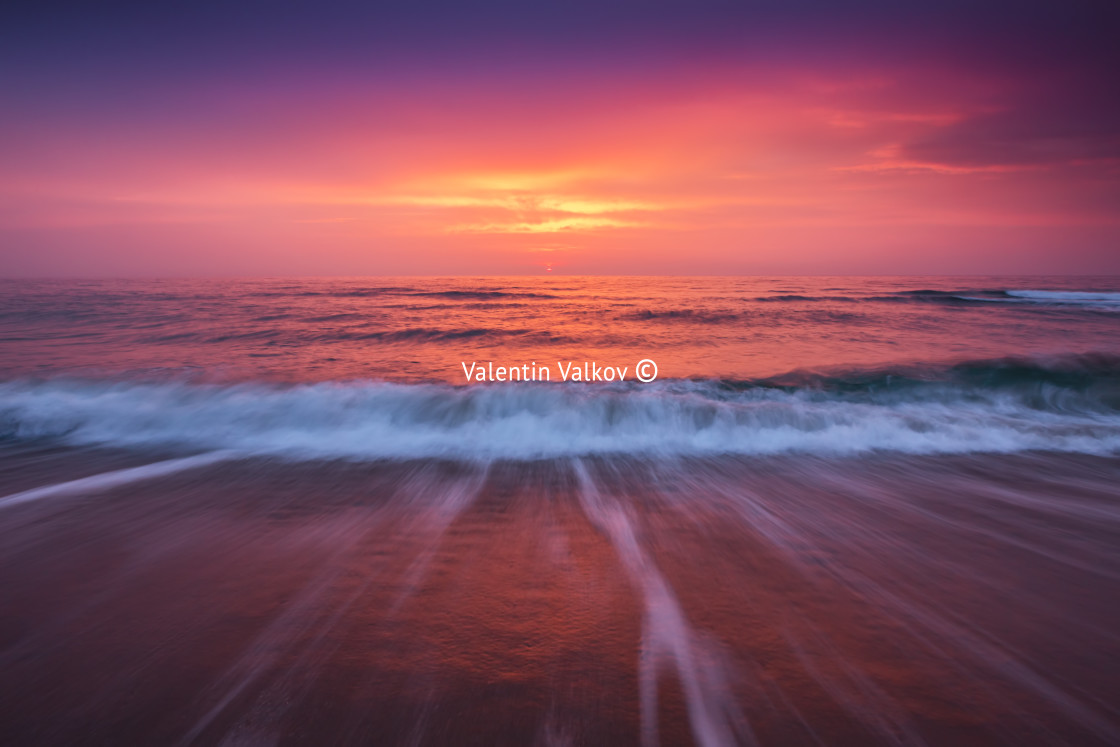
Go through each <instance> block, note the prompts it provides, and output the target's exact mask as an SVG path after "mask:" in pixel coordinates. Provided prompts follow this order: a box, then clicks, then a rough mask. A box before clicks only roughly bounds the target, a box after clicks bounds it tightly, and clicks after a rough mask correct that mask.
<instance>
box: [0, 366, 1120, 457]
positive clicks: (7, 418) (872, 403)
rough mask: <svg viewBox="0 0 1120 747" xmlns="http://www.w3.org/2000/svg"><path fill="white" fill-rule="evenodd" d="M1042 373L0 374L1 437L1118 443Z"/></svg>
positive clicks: (774, 447) (246, 441)
mask: <svg viewBox="0 0 1120 747" xmlns="http://www.w3.org/2000/svg"><path fill="white" fill-rule="evenodd" d="M1099 404H1100V403H1096V402H1094V401H1093V400H1092V399H1090V398H1089V397H1088V395H1082V394H1081V393H1078V392H1076V391H1072V390H1062V389H1057V388H1054V387H1049V385H1042V386H1041V388H1038V389H1036V390H1034V396H1033V398H1032V397H1030V396H1026V395H1024V394H1023V393H1021V392H1016V391H1005V390H1001V389H993V390H985V389H970V388H967V387H953V386H949V385H944V386H941V385H932V384H931V385H928V386H923V387H917V388H916V389H912V390H905V391H903V392H901V393H900V392H885V393H882V394H880V395H874V394H864V395H859V396H848V395H840V394H835V393H827V392H821V391H816V390H811V389H801V390H796V389H795V390H783V389H774V388H749V389H745V390H732V389H729V388H727V387H723V386H721V385H719V384H718V382H690V381H666V382H663V383H662V382H659V383H657V384H652V385H644V386H643V385H629V386H614V387H610V386H581V385H571V384H523V385H508V386H506V385H495V386H472V387H451V386H446V385H437V384H419V385H416V384H413V385H405V384H392V383H378V382H364V383H361V382H355V383H346V384H341V383H321V384H308V385H300V386H293V387H277V386H264V385H247V384H246V385H233V386H209V385H208V386H199V385H188V384H179V383H170V384H169V383H162V384H155V383H136V382H90V381H74V380H65V381H64V380H55V381H46V382H8V383H4V384H0V435H3V434H6V435H7V436H9V437H15V438H35V437H57V438H63V439H65V440H67V441H68V442H70V443H74V444H81V445H114V446H152V445H158V446H170V447H182V448H189V449H201V450H208V451H209V450H215V449H232V450H237V451H241V452H250V453H257V454H269V455H276V456H283V457H289V458H296V459H303V458H311V459H315V458H349V459H379V458H413V457H451V458H465V459H493V458H512V459H536V458H554V457H563V456H580V455H591V454H652V455H656V454H667V455H709V454H774V453H784V452H808V453H822V454H859V453H864V452H868V451H876V450H884V451H896V452H906V453H962V452H977V451H991V452H1016V451H1023V450H1033V449H1045V450H1055V451H1065V452H1084V453H1090V454H1111V453H1115V452H1116V451H1118V450H1120V412H1117V411H1116V410H1115V409H1113V408H1110V407H1107V406H1099V407H1095V405H1099Z"/></svg>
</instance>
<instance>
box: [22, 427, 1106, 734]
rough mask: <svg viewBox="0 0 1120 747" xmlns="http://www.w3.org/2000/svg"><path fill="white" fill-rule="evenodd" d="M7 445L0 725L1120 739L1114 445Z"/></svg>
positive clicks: (48, 729) (191, 730)
mask: <svg viewBox="0 0 1120 747" xmlns="http://www.w3.org/2000/svg"><path fill="white" fill-rule="evenodd" d="M2 451H3V454H2V456H3V459H2V460H0V465H2V467H0V496H12V495H17V494H24V495H30V496H31V497H30V498H28V499H26V500H21V501H19V502H14V503H12V504H10V505H3V504H2V503H0V590H2V592H0V593H2V597H0V599H2V602H0V743H5V744H59V745H62V744H68V745H69V744H173V743H200V744H207V743H220V742H226V743H237V744H242V743H245V744H273V743H280V744H306V743H321V744H341V743H353V744H359V743H361V744H369V743H374V744H439V743H454V744H487V745H490V744H630V743H638V742H640V741H641V739H642V737H643V735H644V736H645V737H646V738H647V741H652V740H654V739H659V740H660V741H661V742H662V743H664V744H684V743H689V742H690V741H694V742H705V741H707V742H721V741H734V742H740V743H750V742H752V741H757V742H760V743H763V744H811V743H818V742H819V743H826V744H852V745H862V744H870V743H891V742H898V743H915V744H916V743H922V742H927V743H934V744H945V745H967V744H992V743H1009V744H1057V743H1070V744H1079V745H1080V744H1107V743H1109V742H1115V741H1116V740H1118V739H1120V716H1118V713H1120V634H1118V633H1117V631H1118V630H1120V595H1117V594H1116V590H1117V588H1118V584H1117V581H1118V575H1120V562H1118V561H1120V494H1118V491H1117V489H1116V485H1120V460H1117V459H1106V458H1096V457H1087V456H1070V455H1051V454H1028V455H1019V456H987V455H972V456H967V457H964V456H962V457H903V456H891V457H886V456H883V457H865V458H860V459H832V460H826V459H819V458H809V457H805V458H798V457H781V458H770V459H713V460H705V461H687V460H686V461H679V462H671V463H666V462H645V461H637V460H615V461H602V460H584V461H572V460H563V461H553V462H536V463H516V462H504V463H502V462H500V463H493V464H455V463H443V462H433V461H424V462H419V461H418V462H405V463H381V464H368V463H367V464H358V463H345V462H315V463H301V464H293V463H284V462H280V461H268V460H247V459H237V458H230V459H227V460H223V461H216V462H215V463H213V464H210V465H203V466H198V467H195V468H190V467H189V466H187V467H184V468H183V469H181V470H178V471H171V472H169V473H167V474H162V475H156V476H153V477H143V475H142V474H141V473H137V472H127V471H128V470H135V469H136V468H138V467H142V466H143V465H146V464H151V463H153V462H166V461H168V460H172V459H181V458H183V457H184V456H185V455H181V454H138V453H135V452H124V451H98V450H82V451H78V450H74V449H67V448H63V447H60V446H57V445H49V444H26V443H25V444H23V445H21V446H16V445H8V446H5V447H3V449H2ZM109 472H113V473H116V474H118V477H117V478H115V480H112V481H108V482H106V483H105V484H104V486H102V487H98V486H97V484H96V483H88V482H87V483H84V485H86V486H89V487H86V488H82V487H81V486H79V488H76V489H73V490H63V489H57V490H55V491H54V492H53V493H52V492H51V491H43V490H42V488H43V486H46V485H55V486H57V485H60V484H64V483H68V482H71V481H75V480H83V479H87V480H88V479H89V478H90V477H91V476H93V475H104V474H105V473H109ZM120 475H123V476H120ZM34 490H39V492H37V493H33V494H32V493H29V492H28V491H34Z"/></svg>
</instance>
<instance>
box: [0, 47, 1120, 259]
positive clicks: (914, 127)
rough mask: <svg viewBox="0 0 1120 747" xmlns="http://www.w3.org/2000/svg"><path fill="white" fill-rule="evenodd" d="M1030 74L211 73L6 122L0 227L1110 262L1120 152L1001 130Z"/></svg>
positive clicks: (47, 242) (35, 248)
mask: <svg viewBox="0 0 1120 747" xmlns="http://www.w3.org/2000/svg"><path fill="white" fill-rule="evenodd" d="M1031 93H1032V91H1031V89H1030V88H1029V85H1028V84H1026V83H1024V82H1023V81H1021V80H1016V79H1009V78H1008V77H1006V76H998V75H989V76H984V75H976V74H972V73H969V72H968V71H962V70H958V69H954V68H952V67H951V66H944V65H943V66H928V65H927V66H924V67H922V66H911V67H910V68H908V69H877V68H870V67H867V66H863V67H861V66H856V65H852V66H850V67H848V68H843V67H836V68H830V69H826V66H819V65H818V66H806V67H804V68H801V67H798V66H796V65H786V66H785V67H784V68H781V69H774V68H773V67H766V68H763V69H759V67H758V66H757V65H756V66H753V67H752V66H750V65H743V64H724V65H720V66H708V67H698V68H692V69H689V68H686V67H682V68H680V69H679V70H677V71H674V73H673V74H670V75H646V74H642V73H641V72H640V71H639V72H634V71H630V72H615V73H613V74H610V73H605V74H595V73H593V72H588V71H587V70H579V71H576V72H574V73H568V72H564V71H559V72H556V71H554V72H550V73H547V74H536V75H524V76H516V75H507V76H490V77H485V76H478V75H476V74H472V73H463V74H461V75H455V74H448V73H445V74H443V75H429V76H423V75H419V74H417V75H415V76H413V77H411V78H410V77H408V76H401V77H398V78H395V79H393V80H392V81H385V80H380V79H369V78H362V77H360V76H354V77H352V78H348V77H346V76H337V77H333V78H331V79H330V81H329V85H324V83H323V80H322V79H319V78H315V79H309V80H304V81H300V80H295V81H286V82H285V83H284V84H283V85H276V84H275V83H270V82H269V81H260V80H256V81H254V80H252V79H235V80H230V81H221V82H214V81H208V82H207V83H206V84H205V85H199V86H197V87H196V88H194V89H192V88H185V89H183V90H178V91H175V92H174V95H173V96H163V97H158V96H157V97H144V96H133V97H132V98H131V99H128V100H126V101H124V102H118V103H116V104H114V105H112V106H108V105H99V106H95V107H88V108H86V109H83V110H81V112H80V113H81V117H80V118H69V117H65V116H62V115H60V114H59V113H58V112H57V111H55V112H49V113H47V114H44V113H43V112H40V111H36V110H35V108H34V107H29V108H28V109H27V110H26V111H25V112H24V113H23V114H22V115H19V116H17V117H16V118H15V120H14V121H9V122H8V124H6V125H0V134H2V135H3V137H4V143H5V145H4V146H2V154H3V156H4V159H5V161H6V163H7V168H6V169H5V170H4V173H3V175H2V176H0V194H2V196H3V201H4V204H5V209H4V210H3V212H2V213H0V238H2V239H3V242H4V248H3V252H4V258H5V260H6V264H7V265H8V268H7V274H12V275H51V274H78V275H119V274H125V275H133V274H140V275H180V274H208V275H212V274H255V275H272V274H322V275H333V274H418V273H430V274H463V273H466V274H491V273H498V274H510V273H535V272H541V271H544V270H545V268H547V267H549V266H551V267H552V268H554V270H555V271H556V272H572V273H624V274H645V273H650V274H661V273H686V274H687V273H691V274H708V273H743V274H754V273H791V274H796V273H853V274H864V273H888V274H889V273H904V274H905V273H924V272H929V273H962V272H964V273H1036V272H1042V273H1050V272H1073V273H1081V272H1101V271H1111V272H1120V260H1118V259H1117V257H1118V256H1120V252H1118V251H1117V241H1118V237H1120V214H1118V212H1117V201H1116V198H1117V194H1118V190H1117V184H1118V176H1120V161H1118V160H1117V159H1115V158H1112V157H1111V156H1110V155H1108V154H1105V155H1103V156H1102V155H1099V154H1093V153H1092V151H1091V149H1087V148H1086V147H1085V144H1084V143H1083V142H1080V141H1077V140H1076V138H1074V139H1070V138H1066V139H1065V140H1062V139H1061V138H1051V139H1050V140H1039V138H1038V137H1037V136H1033V135H1032V134H1031V133H1029V132H1028V133H1027V134H1026V135H1023V136H1021V140H1022V141H1023V142H1018V143H1014V144H1015V145H1017V146H1019V148H1018V150H1017V151H1015V152H1014V153H1012V154H1011V155H1012V157H1008V154H1007V153H1005V152H1003V151H1001V150H1000V147H997V146H995V145H991V138H990V136H988V135H986V134H985V133H986V132H987V131H988V130H990V129H991V128H992V126H993V125H992V124H991V123H993V122H994V123H995V125H994V126H997V127H998V126H999V125H1000V123H1001V122H1006V120H1007V119H1008V117H1010V116H1012V115H1015V114H1016V113H1017V112H1019V111H1021V110H1023V107H1024V106H1025V104H1024V101H1027V102H1028V104H1029V103H1030V101H1031V99H1030V94H1031ZM1026 116H1035V114H1032V113H1031V112H1030V111H1028V112H1027V114H1026ZM1004 126H1006V125H1004ZM1032 138H1033V139H1032ZM1004 140H1006V138H1004ZM1000 142H1001V143H1002V142H1003V141H1000ZM930 144H932V145H930ZM985 147H988V149H989V151H985ZM1040 148H1041V149H1042V150H1041V151H1039V149H1040ZM1032 149H1033V150H1032ZM1004 150H1006V148H1004ZM1024 152H1026V153H1028V155H1029V157H1023V156H1022V154H1023V153H1024ZM1087 154H1088V155H1087Z"/></svg>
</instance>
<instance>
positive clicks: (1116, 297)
mask: <svg viewBox="0 0 1120 747" xmlns="http://www.w3.org/2000/svg"><path fill="white" fill-rule="evenodd" d="M1006 293H1007V295H1009V296H1012V297H1013V298H1019V299H1023V300H1025V301H1034V302H1036V303H1054V304H1073V305H1077V306H1092V307H1099V308H1120V293H1114V292H1104V291H1049V290H1009V291H1006Z"/></svg>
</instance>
